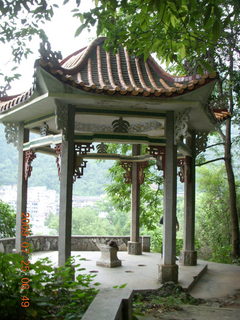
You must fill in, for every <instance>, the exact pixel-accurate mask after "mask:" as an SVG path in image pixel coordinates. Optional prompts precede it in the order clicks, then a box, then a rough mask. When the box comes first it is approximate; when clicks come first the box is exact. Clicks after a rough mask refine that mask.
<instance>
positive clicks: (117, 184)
mask: <svg viewBox="0 0 240 320" xmlns="http://www.w3.org/2000/svg"><path fill="white" fill-rule="evenodd" d="M153 164H154V162H150V163H149V167H148V168H146V169H145V170H144V174H145V181H144V184H142V185H141V190H140V198H141V207H140V224H141V226H145V227H146V228H147V230H154V229H155V228H156V227H157V226H158V224H159V220H160V217H161V215H162V214H163V211H162V210H163V209H162V208H163V190H162V184H163V177H162V176H160V174H159V175H156V174H155V173H154V172H153V171H152V170H151V167H150V166H151V165H153ZM109 172H110V175H111V177H112V182H111V184H110V185H108V186H107V188H106V191H107V193H108V196H109V197H110V199H111V201H112V202H113V204H114V206H115V208H116V209H117V210H119V211H127V212H129V211H130V209H131V197H130V195H131V185H130V184H125V183H123V177H124V174H125V171H124V169H123V168H122V167H121V166H120V165H119V164H118V163H116V164H115V165H113V166H112V168H110V169H109ZM119 199H121V201H119Z"/></svg>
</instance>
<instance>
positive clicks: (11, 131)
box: [3, 122, 19, 147]
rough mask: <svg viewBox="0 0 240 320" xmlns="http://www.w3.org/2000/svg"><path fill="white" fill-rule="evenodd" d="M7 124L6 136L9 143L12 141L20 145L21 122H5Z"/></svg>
mask: <svg viewBox="0 0 240 320" xmlns="http://www.w3.org/2000/svg"><path fill="white" fill-rule="evenodd" d="M3 124H4V126H5V138H6V140H7V143H8V144H10V143H12V144H13V145H14V147H18V138H19V137H18V133H19V123H17V122H3Z"/></svg>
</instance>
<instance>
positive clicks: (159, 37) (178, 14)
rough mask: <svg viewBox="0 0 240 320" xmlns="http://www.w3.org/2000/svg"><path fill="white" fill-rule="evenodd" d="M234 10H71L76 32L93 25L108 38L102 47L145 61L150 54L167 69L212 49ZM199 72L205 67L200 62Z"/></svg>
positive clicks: (227, 5)
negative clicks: (77, 24) (76, 21)
mask: <svg viewBox="0 0 240 320" xmlns="http://www.w3.org/2000/svg"><path fill="white" fill-rule="evenodd" d="M239 9H240V8H239V3H238V1H236V0H231V1H225V0H221V1H220V0H218V1H215V0H211V1H209V0H201V1H197V0H191V1H182V0H181V1H179V0H162V1H152V0H148V1H144V3H143V2H142V1H140V0H128V1H108V0H99V1H98V2H97V3H96V7H95V8H94V9H92V10H90V12H86V13H81V11H80V10H74V15H75V16H76V17H78V18H79V19H80V21H81V23H82V26H81V30H82V29H83V28H84V27H88V28H90V27H91V26H93V25H97V34H98V35H100V34H104V35H106V36H107V38H108V41H107V47H114V48H115V49H116V48H117V47H118V46H119V45H124V46H126V47H127V48H128V49H129V50H130V51H132V52H134V53H135V54H137V55H140V54H142V55H144V57H145V58H147V57H148V55H149V53H151V52H156V53H157V54H158V56H159V57H160V58H161V59H162V58H163V59H164V60H165V61H166V62H167V63H169V62H177V63H181V62H182V61H183V60H184V59H185V58H186V57H187V56H188V55H190V54H192V53H193V52H194V53H195V56H196V55H198V56H200V55H203V54H205V53H206V52H207V50H208V49H209V47H214V46H215V45H216V44H217V42H218V40H219V38H220V36H221V34H222V32H223V30H226V29H229V27H230V25H231V22H232V21H233V20H234V19H235V18H236V17H238V14H239ZM81 30H80V29H79V30H78V34H79V33H80V32H81ZM199 58H200V57H199ZM199 67H200V68H201V71H203V70H204V69H206V68H207V69H208V68H209V67H211V65H210V64H208V62H207V61H206V59H204V58H203V57H202V58H201V59H200V60H199Z"/></svg>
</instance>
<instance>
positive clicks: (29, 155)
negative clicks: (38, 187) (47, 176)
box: [24, 149, 36, 181]
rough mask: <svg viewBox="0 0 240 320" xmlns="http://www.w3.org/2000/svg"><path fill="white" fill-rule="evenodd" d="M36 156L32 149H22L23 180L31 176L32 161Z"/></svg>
mask: <svg viewBox="0 0 240 320" xmlns="http://www.w3.org/2000/svg"><path fill="white" fill-rule="evenodd" d="M35 158H36V153H35V152H34V151H33V150H31V149H30V150H28V151H24V164H25V167H24V179H25V181H27V180H28V178H29V177H31V174H32V165H31V164H32V161H33V160H34V159H35Z"/></svg>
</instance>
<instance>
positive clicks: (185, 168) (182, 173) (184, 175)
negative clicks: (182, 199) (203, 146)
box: [177, 156, 192, 182]
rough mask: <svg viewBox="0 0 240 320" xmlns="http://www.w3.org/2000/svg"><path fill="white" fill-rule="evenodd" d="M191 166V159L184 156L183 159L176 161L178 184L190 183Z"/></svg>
mask: <svg viewBox="0 0 240 320" xmlns="http://www.w3.org/2000/svg"><path fill="white" fill-rule="evenodd" d="M191 164H192V158H191V157H188V156H186V157H185V158H181V159H177V166H178V167H179V168H180V170H179V172H178V176H179V178H180V182H191V168H190V166H191Z"/></svg>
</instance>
